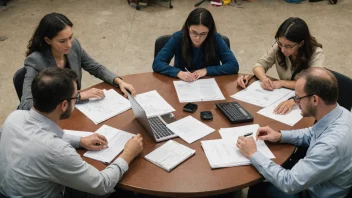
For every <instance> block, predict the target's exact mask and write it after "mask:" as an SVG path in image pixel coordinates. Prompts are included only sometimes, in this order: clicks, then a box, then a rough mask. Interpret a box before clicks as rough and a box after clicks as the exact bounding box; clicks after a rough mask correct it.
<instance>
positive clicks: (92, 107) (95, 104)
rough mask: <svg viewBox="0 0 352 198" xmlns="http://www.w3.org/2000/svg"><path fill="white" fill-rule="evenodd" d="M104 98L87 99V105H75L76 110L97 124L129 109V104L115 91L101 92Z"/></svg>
mask: <svg viewBox="0 0 352 198" xmlns="http://www.w3.org/2000/svg"><path fill="white" fill-rule="evenodd" d="M103 91H104V94H105V98H103V99H89V101H88V102H87V103H83V104H76V108H77V109H78V110H80V111H81V112H82V113H83V114H84V115H86V116H87V117H88V118H89V119H91V120H92V121H93V122H94V123H95V124H99V123H101V122H103V121H105V120H107V119H110V118H112V117H114V116H116V115H118V114H120V113H122V112H125V111H127V110H128V109H130V108H131V104H130V102H129V101H128V100H127V99H126V98H124V97H123V96H121V95H120V94H118V93H117V92H116V91H115V90H113V89H110V90H108V91H107V90H105V89H104V90H103Z"/></svg>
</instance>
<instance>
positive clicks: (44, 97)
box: [31, 67, 78, 113]
mask: <svg viewBox="0 0 352 198" xmlns="http://www.w3.org/2000/svg"><path fill="white" fill-rule="evenodd" d="M77 78H78V77H77V74H76V73H75V72H74V71H72V70H70V69H61V68H59V67H52V68H47V69H43V70H42V71H41V72H39V74H38V75H37V76H36V77H35V78H34V80H33V82H32V87H31V89H32V95H33V106H34V108H35V109H37V110H38V111H40V112H44V113H51V112H52V111H54V109H55V108H56V107H57V105H58V104H60V103H61V102H62V101H64V100H66V99H68V98H71V97H72V95H73V93H74V91H75V86H74V81H76V80H77Z"/></svg>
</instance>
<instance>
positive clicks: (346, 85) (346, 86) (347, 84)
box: [328, 69, 352, 111]
mask: <svg viewBox="0 0 352 198" xmlns="http://www.w3.org/2000/svg"><path fill="white" fill-rule="evenodd" d="M328 70H329V71H330V72H331V73H333V74H334V76H335V78H336V79H337V84H338V91H339V96H338V99H337V102H338V103H339V105H340V106H341V107H344V108H346V109H347V110H348V111H351V108H352V94H351V92H350V91H351V87H352V79H351V78H349V77H347V76H345V75H343V74H340V73H338V72H336V71H332V70H330V69H328Z"/></svg>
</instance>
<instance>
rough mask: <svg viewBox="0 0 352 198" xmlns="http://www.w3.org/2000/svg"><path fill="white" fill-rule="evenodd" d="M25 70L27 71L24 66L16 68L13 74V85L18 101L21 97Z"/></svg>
mask: <svg viewBox="0 0 352 198" xmlns="http://www.w3.org/2000/svg"><path fill="white" fill-rule="evenodd" d="M26 72H27V69H26V68H25V67H22V68H20V69H19V70H17V72H16V73H15V75H13V85H14V86H15V89H16V93H17V96H18V99H19V100H20V101H21V97H22V89H23V81H24V77H25V75H26Z"/></svg>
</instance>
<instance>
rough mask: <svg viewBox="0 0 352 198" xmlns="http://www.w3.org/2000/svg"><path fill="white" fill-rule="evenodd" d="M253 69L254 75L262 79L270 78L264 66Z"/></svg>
mask: <svg viewBox="0 0 352 198" xmlns="http://www.w3.org/2000/svg"><path fill="white" fill-rule="evenodd" d="M252 71H253V73H254V75H255V76H256V77H257V78H258V79H259V80H261V81H263V80H264V79H265V78H268V77H267V76H266V75H265V70H264V67H262V66H257V67H254V68H253V70H252Z"/></svg>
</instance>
